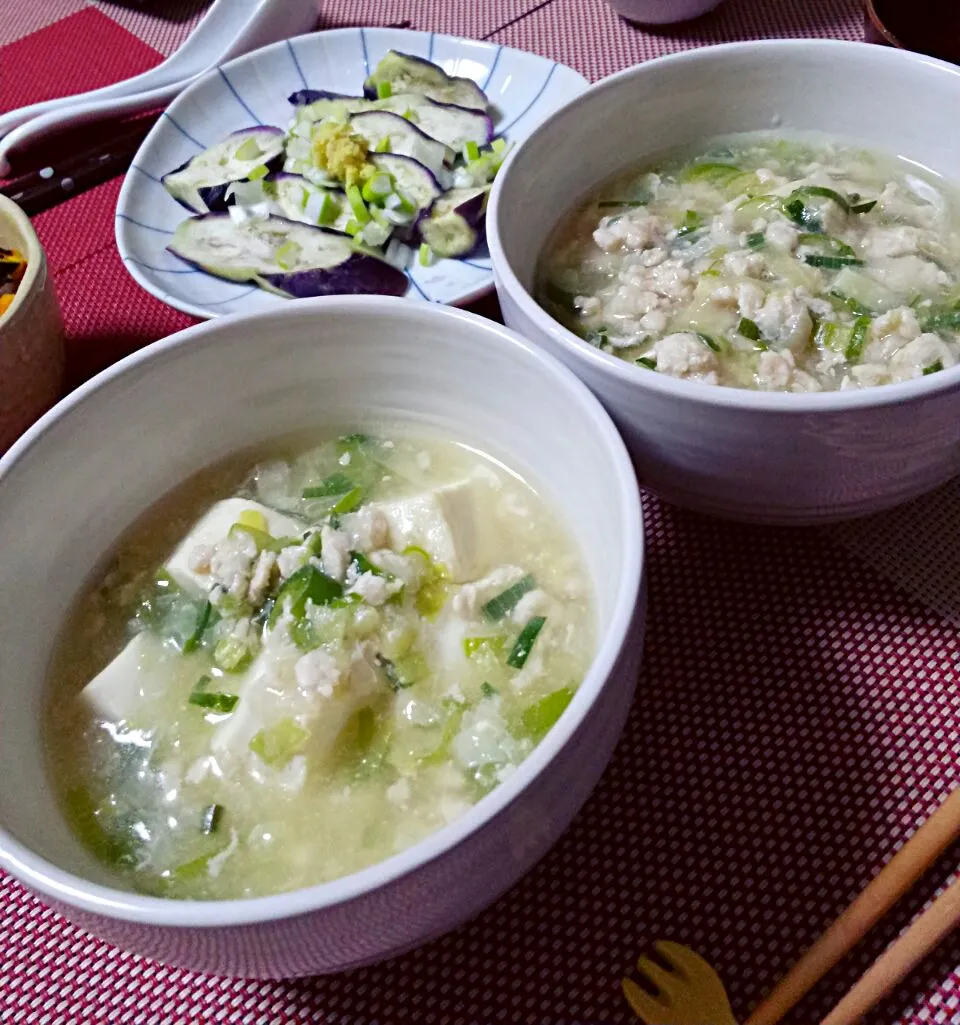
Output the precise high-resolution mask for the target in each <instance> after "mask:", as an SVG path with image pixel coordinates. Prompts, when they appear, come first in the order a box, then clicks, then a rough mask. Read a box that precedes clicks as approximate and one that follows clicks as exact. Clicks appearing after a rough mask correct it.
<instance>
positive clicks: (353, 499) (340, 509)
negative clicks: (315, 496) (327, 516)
mask: <svg viewBox="0 0 960 1025" xmlns="http://www.w3.org/2000/svg"><path fill="white" fill-rule="evenodd" d="M361 505H363V488H353V490H351V491H348V492H347V493H346V494H345V495H344V496H343V497H342V498H339V499H338V500H337V501H336V502H335V503H334V504H333V506H332V507H331V509H330V512H331V513H332V514H333V515H334V516H341V515H343V513H348V512H353V511H354V509H356V508H358V507H359V506H361Z"/></svg>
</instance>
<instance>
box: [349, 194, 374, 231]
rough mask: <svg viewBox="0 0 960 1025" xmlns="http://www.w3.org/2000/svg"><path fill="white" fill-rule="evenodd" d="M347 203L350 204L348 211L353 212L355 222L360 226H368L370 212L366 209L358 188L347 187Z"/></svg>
mask: <svg viewBox="0 0 960 1025" xmlns="http://www.w3.org/2000/svg"><path fill="white" fill-rule="evenodd" d="M347 202H348V203H349V204H350V209H351V210H352V211H353V216H354V217H355V218H356V220H357V221H358V222H359V223H360V224H368V223H369V221H370V211H369V210H368V209H367V204H366V203H364V201H363V195H362V194H361V192H360V189H359V187H358V186H356V185H348V186H347Z"/></svg>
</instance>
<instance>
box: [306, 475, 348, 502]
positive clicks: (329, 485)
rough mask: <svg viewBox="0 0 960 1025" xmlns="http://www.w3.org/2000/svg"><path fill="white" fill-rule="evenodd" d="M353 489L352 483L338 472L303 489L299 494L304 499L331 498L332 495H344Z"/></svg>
mask: <svg viewBox="0 0 960 1025" xmlns="http://www.w3.org/2000/svg"><path fill="white" fill-rule="evenodd" d="M353 487H354V483H353V481H352V480H350V478H349V477H348V476H347V475H346V474H344V473H340V472H339V471H338V472H337V473H332V474H331V475H330V476H329V477H327V478H326V479H325V480H322V481H321V482H320V483H319V484H317V485H316V486H314V487H310V488H304V489H303V491H302V492H301V494H302V495H303V497H304V498H331V497H333V496H334V495H345V494H346V493H347V492H348V491H351V490H353Z"/></svg>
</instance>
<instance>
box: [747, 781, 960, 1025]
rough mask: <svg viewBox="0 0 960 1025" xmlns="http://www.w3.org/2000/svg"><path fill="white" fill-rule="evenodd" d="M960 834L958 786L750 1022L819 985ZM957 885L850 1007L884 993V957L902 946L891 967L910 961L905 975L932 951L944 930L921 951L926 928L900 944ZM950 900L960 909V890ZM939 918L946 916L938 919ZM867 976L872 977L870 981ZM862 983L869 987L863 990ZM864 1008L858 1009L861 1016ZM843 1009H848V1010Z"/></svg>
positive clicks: (762, 1024) (775, 1016) (781, 1011)
mask: <svg viewBox="0 0 960 1025" xmlns="http://www.w3.org/2000/svg"><path fill="white" fill-rule="evenodd" d="M958 836H960V789H957V790H954V791H953V792H952V793H951V794H950V795H949V796H948V797H947V798H946V799H945V800H944V802H943V803H942V804H941V805H940V807H939V808H937V810H936V811H935V812H934V813H933V814H932V815H931V816H930V817H929V818H928V819H927V821H926V822H924V823H923V825H922V826H920V828H919V829H918V830H917V831H916V832H915V833H914V834H913V836H912V837H910V839H909V840H908V841H907V842H906V843H905V844H904V845H903V847H901V848H900V850H899V851H897V853H896V854H895V855H894V856H893V857H892V858H891V859H890V861H889V862H887V864H886V865H885V866H884V867H883V868H882V869H881V871H880V872H879V873H878V874H877V875H876V876H875V877H874V879H873V880H872V881H871V882H870V884H869V885H868V886H867V888H866V889H865V890H864V891H863V893H861V894H860V896H859V897H857V899H856V900H855V901H854V902H853V903H852V904H851V905H850V906H849V907H848V908H847V909H846V911H844V912H843V914H841V915H840V917H839V918H838V919H837V920H836V921H835V922H834V923H833V925H831V926H830V928H829V929H827V931H826V932H825V933H824V934H823V935H822V936H821V937H820V939H819V940H817V942H816V943H814V945H813V946H812V947H811V948H810V949H809V950H808V951H807V952H806V953H805V954H804V955H803V957H801V958H800V960H799V961H798V962H797V963H796V964H795V965H794V966H793V968H791V969H790V971H789V972H788V973H787V974H786V975H785V976H784V978H783V979H782V980H781V981H780V982H779V983H778V984H777V986H776V987H775V988H774V990H773V992H771V993H770V995H769V996H768V997H767V998H766V999H765V1000H764V1001H763V1002H762V1003H761V1004H760V1006H759V1007H758V1008H757V1009H756V1010H755V1011H754V1012H753V1014H751V1015H750V1017H749V1018H748V1019H747V1021H746V1022H745V1025H776V1023H777V1022H779V1021H780V1019H781V1018H782V1017H783V1016H784V1015H785V1014H786V1013H787V1012H788V1011H789V1010H790V1009H791V1008H792V1007H793V1006H794V1004H796V1003H797V1001H798V1000H800V998H801V997H802V996H803V995H804V994H805V993H806V992H807V991H808V990H809V989H810V988H811V987H812V986H813V985H814V984H815V983H817V982H819V981H820V979H822V978H823V976H824V975H826V973H827V972H828V971H829V970H830V969H831V968H833V966H834V965H835V964H837V962H838V961H839V960H840V959H841V958H842V957H843V956H844V955H845V954H847V953H848V952H849V951H850V950H851V949H852V948H853V947H854V946H855V945H856V944H857V943H858V942H859V941H860V940H861V939H863V937H864V936H865V935H866V934H867V933H868V932H869V931H870V929H872V928H873V926H874V925H875V924H876V923H877V922H878V921H879V920H880V919H881V918H882V917H883V916H884V915H885V914H886V913H887V912H888V911H889V910H890V908H892V907H893V905H894V904H896V903H897V901H898V900H899V899H900V898H901V897H902V896H903V895H904V894H905V893H906V892H907V891H908V890H909V889H910V888H911V887H912V886H913V884H914V883H915V882H916V881H917V880H918V879H919V878H920V877H921V876H922V875H923V874H924V873H925V872H926V871H927V869H928V868H929V867H930V866H931V865H932V864H933V863H934V862H935V861H936V860H937V858H938V857H939V856H940V855H941V854H942V853H943V852H944V851H945V850H946V849H947V848H948V847H949V846H950V844H951V843H953V841H954V840H956V839H957V837H958ZM956 885H957V884H954V886H952V887H951V888H950V890H948V891H947V892H946V893H944V894H942V896H941V897H940V898H939V899H938V901H937V902H936V903H935V904H934V905H932V906H931V907H930V908H929V909H928V910H927V911H926V912H925V913H924V915H922V916H921V917H920V918H918V919H917V921H916V922H915V923H914V925H913V926H912V927H911V928H910V929H909V930H908V931H907V932H906V933H905V934H904V935H903V936H902V937H901V938H900V939H899V940H897V942H896V943H894V944H893V946H891V947H890V948H889V950H888V951H887V953H886V954H884V955H883V956H882V957H881V958H880V959H879V960H878V961H877V962H876V964H875V965H874V968H871V969H870V971H868V972H867V974H866V975H864V977H863V978H862V979H861V980H860V982H859V983H857V985H856V986H855V987H854V988H853V989H852V990H851V991H850V993H848V994H847V997H845V998H844V1001H846V1000H847V999H848V998H849V999H850V1000H851V1002H850V1004H849V1007H851V1008H852V1007H862V1008H863V1010H865V1009H866V1008H867V1007H868V1006H870V1005H869V1004H864V1003H863V1001H864V1000H865V999H866V996H867V995H869V994H874V993H875V994H876V995H875V996H873V997H872V1001H873V1002H875V1001H876V1000H879V999H880V998H881V997H882V996H883V992H880V991H879V989H878V988H877V987H878V985H879V983H880V982H881V981H885V980H882V979H879V978H878V977H876V976H874V974H873V973H874V969H875V968H876V967H877V965H879V964H880V963H881V961H883V960H884V958H886V957H888V955H890V956H891V957H892V956H893V953H894V951H895V950H897V949H898V948H900V952H899V953H898V954H897V956H896V958H893V961H892V962H891V964H890V965H889V966H888V967H887V969H886V970H887V971H891V970H892V968H894V967H896V966H898V965H900V964H901V958H902V959H903V962H902V963H903V964H906V967H905V968H904V969H903V972H902V974H906V972H908V971H909V970H910V968H911V967H912V966H913V964H916V962H917V961H918V960H919V959H920V958H921V957H923V954H924V953H925V952H926V951H927V950H929V949H931V947H932V946H933V944H934V943H935V942H936V941H937V939H939V938H940V936H942V935H945V933H944V932H938V933H937V934H936V939H933V940H931V941H930V943H929V945H927V946H926V947H923V949H922V950H921V949H920V948H921V946H922V944H923V942H925V941H926V938H927V935H928V934H927V931H926V929H925V930H924V931H922V932H921V933H918V934H917V935H918V938H917V939H915V940H913V941H912V943H911V945H910V946H909V947H908V948H901V946H900V945H901V944H902V943H904V942H905V941H906V940H907V938H908V937H909V936H910V935H911V933H912V932H913V929H914V928H915V927H917V926H919V925H920V923H921V921H922V920H923V919H924V918H926V916H927V915H929V914H930V913H931V912H932V911H933V910H934V907H936V904H937V903H939V901H940V900H943V899H944V898H945V897H947V895H948V894H949V893H951V891H953V890H954V888H955V886H956ZM951 899H952V900H954V901H956V902H957V907H958V908H960V893H958V894H957V895H956V896H955V897H952V898H951ZM938 914H941V915H948V912H947V911H941V912H939V913H938ZM957 920H958V916H955V917H954V919H953V924H954V925H955V924H957ZM937 921H938V922H939V921H941V920H940V919H939V918H938V919H937ZM947 931H949V930H947ZM917 950H920V953H917V954H916V957H915V959H914V960H913V961H912V962H910V963H909V964H908V963H907V960H906V958H907V957H909V956H911V952H915V951H917ZM901 977H902V976H901ZM868 979H869V980H870V981H869V984H868V982H867V980H868ZM897 981H898V980H897V979H895V980H894V981H893V983H891V985H895V984H896V982H897ZM861 986H863V987H864V988H863V989H861ZM884 992H885V991H884ZM842 1008H843V1001H841V1004H840V1005H838V1007H837V1008H836V1009H835V1010H834V1011H833V1012H831V1013H834V1014H835V1013H837V1011H839V1010H841V1009H842ZM863 1010H861V1011H860V1012H859V1013H861V1014H862V1013H863ZM844 1013H847V1012H846V1010H845V1011H844ZM853 1021H856V1018H836V1019H832V1018H827V1019H825V1021H824V1023H823V1025H827V1023H829V1025H841V1023H847V1022H853Z"/></svg>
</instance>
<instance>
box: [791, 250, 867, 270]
mask: <svg viewBox="0 0 960 1025" xmlns="http://www.w3.org/2000/svg"><path fill="white" fill-rule="evenodd" d="M803 260H804V263H808V264H809V265H810V266H811V267H822V268H823V269H824V270H840V269H841V268H843V267H862V266H863V260H860V259H858V258H857V257H856V256H824V255H823V254H822V253H807V254H806V255H805V256H804V258H803Z"/></svg>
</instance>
